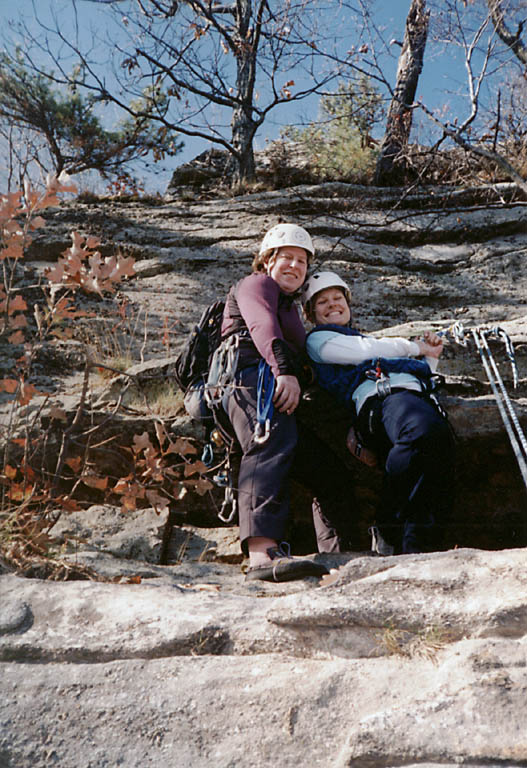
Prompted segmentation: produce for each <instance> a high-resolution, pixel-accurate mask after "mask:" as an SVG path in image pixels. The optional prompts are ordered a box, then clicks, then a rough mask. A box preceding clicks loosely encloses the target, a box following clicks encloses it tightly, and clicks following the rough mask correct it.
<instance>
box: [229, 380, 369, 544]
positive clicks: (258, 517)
mask: <svg viewBox="0 0 527 768" xmlns="http://www.w3.org/2000/svg"><path fill="white" fill-rule="evenodd" d="M256 383H257V369H256V367H250V368H246V369H244V370H242V371H240V372H239V373H238V375H237V387H236V388H235V390H234V392H233V393H232V394H231V395H230V396H229V397H228V399H227V400H226V401H225V402H224V408H225V411H226V413H227V415H228V418H229V421H230V423H231V425H232V427H233V430H234V432H235V434H236V437H237V440H238V442H239V444H240V446H241V450H242V457H241V462H240V468H239V474H238V483H237V491H238V510H239V521H240V541H241V544H242V549H243V551H244V552H247V539H248V538H250V537H254V536H265V537H268V538H270V539H275V540H276V541H281V540H282V539H283V538H284V534H285V531H286V525H287V521H288V518H289V480H290V479H294V480H296V481H298V482H299V483H301V484H302V485H304V486H305V487H306V488H308V489H309V490H310V491H311V493H312V495H313V505H312V510H313V522H314V526H315V533H316V537H317V546H318V550H319V551H320V552H339V551H346V550H349V549H350V544H351V541H350V539H351V535H352V529H353V519H352V517H353V513H354V511H355V510H354V495H353V492H352V488H351V484H350V483H351V478H350V473H349V472H348V471H347V469H346V468H345V466H344V464H343V463H342V462H341V461H340V459H339V458H338V457H337V456H336V455H335V454H334V453H333V452H332V451H331V450H330V449H329V447H328V446H327V445H326V444H325V443H323V441H321V440H320V439H319V438H318V437H317V436H316V435H315V434H314V433H313V432H312V431H311V430H309V429H308V428H306V427H305V426H304V425H299V424H297V421H296V419H295V416H294V415H291V416H288V415H287V414H285V413H280V412H279V411H278V410H276V409H275V410H274V413H273V416H272V419H271V428H270V433H269V437H268V439H267V440H265V442H262V443H258V442H256V440H255V437H254V430H255V425H256Z"/></svg>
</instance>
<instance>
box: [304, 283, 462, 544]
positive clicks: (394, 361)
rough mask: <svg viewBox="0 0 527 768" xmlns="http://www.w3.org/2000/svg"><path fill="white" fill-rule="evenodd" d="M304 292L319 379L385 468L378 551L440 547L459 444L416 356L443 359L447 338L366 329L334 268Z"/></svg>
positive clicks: (377, 530) (309, 349)
mask: <svg viewBox="0 0 527 768" xmlns="http://www.w3.org/2000/svg"><path fill="white" fill-rule="evenodd" d="M302 293H303V304H304V311H305V313H306V316H307V317H308V319H309V320H310V321H311V322H313V323H314V325H315V327H314V329H313V330H312V331H311V332H310V333H309V335H308V337H307V343H306V346H307V352H308V354H309V357H310V358H311V360H312V362H313V364H314V368H315V372H316V376H317V380H318V383H319V384H320V386H322V387H323V388H324V389H327V390H328V391H329V392H331V393H332V394H333V395H334V396H335V397H336V398H337V399H338V400H339V402H341V403H342V404H343V405H344V406H346V407H347V408H349V410H350V414H351V415H352V418H353V423H354V426H355V429H356V431H357V433H358V436H359V439H360V440H361V441H362V442H363V443H364V444H365V445H366V447H367V448H370V449H371V450H373V451H374V453H375V454H376V456H377V457H378V459H379V462H381V463H382V465H383V468H384V484H383V494H382V499H381V503H380V506H379V509H378V513H377V525H376V526H375V527H374V528H373V534H374V542H373V546H374V549H376V550H377V551H379V552H381V553H383V554H388V553H392V552H394V553H408V552H422V551H427V550H431V549H436V548H437V547H438V545H440V543H441V542H440V540H441V533H442V531H443V529H444V524H445V521H446V518H447V515H448V513H449V511H450V507H451V504H452V493H453V475H454V471H453V470H454V446H453V438H452V432H451V429H450V427H449V425H448V422H447V420H446V417H445V414H444V412H442V410H441V409H440V408H439V407H438V405H437V403H436V402H435V400H434V399H433V398H432V397H431V390H432V386H433V384H432V382H433V376H432V370H431V367H430V365H429V362H426V361H424V360H420V359H417V358H421V357H425V358H427V359H428V361H430V362H432V361H434V362H435V361H437V359H438V358H439V356H440V354H441V351H442V341H441V338H440V337H439V336H437V334H434V333H432V332H427V333H426V334H425V338H424V340H423V341H410V340H409V339H404V338H401V337H397V338H389V337H383V338H374V337H371V336H364V335H362V334H361V333H359V332H358V331H357V330H355V329H354V328H353V327H352V326H351V309H350V303H351V294H350V290H349V288H348V286H347V285H346V283H345V282H344V281H343V280H342V279H341V278H340V277H339V275H337V274H335V273H333V272H318V273H316V274H315V275H313V276H311V277H310V278H308V280H307V281H306V283H305V284H304V287H303V291H302ZM432 367H433V368H435V365H434V364H432Z"/></svg>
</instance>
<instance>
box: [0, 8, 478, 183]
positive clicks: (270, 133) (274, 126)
mask: <svg viewBox="0 0 527 768" xmlns="http://www.w3.org/2000/svg"><path fill="white" fill-rule="evenodd" d="M377 5H378V10H377V12H376V14H375V22H376V24H377V25H378V26H379V27H380V28H381V29H382V30H384V34H385V36H386V38H387V39H390V38H395V39H398V40H402V39H403V35H404V25H405V20H406V15H407V12H408V8H409V6H410V0H389V2H378V3H377ZM36 7H37V8H38V13H39V14H42V18H43V19H46V18H49V10H48V9H49V8H52V9H53V10H54V11H55V12H56V13H57V14H58V18H59V19H60V22H61V25H62V29H63V30H64V31H65V30H68V31H71V22H72V18H73V14H72V13H71V4H70V2H69V0H36ZM122 7H123V8H125V7H126V3H123V6H122ZM0 8H1V9H2V14H3V16H4V18H15V17H16V16H17V15H18V14H22V15H23V16H24V17H25V19H26V21H27V23H28V24H29V25H30V26H31V25H32V20H33V18H34V10H33V5H32V2H31V0H17V2H16V4H14V3H13V2H12V0H0ZM77 8H78V12H79V19H80V30H81V32H82V31H83V30H84V31H85V33H86V39H88V35H87V33H88V31H89V28H90V26H91V24H92V23H93V24H94V25H97V24H98V23H99V22H100V20H101V18H102V11H101V10H100V9H99V8H98V7H97V5H95V4H93V3H90V2H85V0H77ZM34 29H35V30H36V29H37V27H36V25H34ZM20 42H22V41H20ZM399 50H400V49H399V48H398V46H396V45H393V46H391V48H390V49H389V53H390V54H391V55H387V56H386V57H384V59H383V68H384V69H385V72H386V73H387V74H388V77H389V80H390V82H391V83H392V84H393V83H394V82H395V73H396V66H397V56H398V53H399ZM292 77H294V73H292ZM463 82H464V71H463V62H462V60H461V59H460V58H459V57H456V55H455V53H454V51H453V50H452V49H449V51H448V54H447V55H445V54H444V53H442V50H441V46H438V45H432V43H431V41H430V38H429V44H428V47H427V55H426V59H425V65H424V68H423V72H422V75H421V78H420V82H419V89H418V93H417V97H418V98H422V100H423V101H424V102H425V103H426V104H427V105H429V106H430V107H431V108H434V109H443V110H444V112H445V113H447V114H448V113H449V112H450V111H452V112H453V111H454V110H456V111H459V110H461V111H463V106H462V102H461V101H460V97H459V96H458V95H456V92H457V91H459V90H460V89H462V87H463ZM317 103H318V99H315V98H313V99H311V100H310V101H307V100H306V101H303V102H298V103H296V104H291V105H289V106H287V107H283V108H280V109H278V110H277V111H276V112H273V113H271V114H270V116H269V117H268V119H267V121H266V123H265V124H264V126H263V127H262V130H261V131H260V133H259V134H258V135H257V137H256V140H255V148H256V149H261V148H263V147H264V146H265V143H266V140H269V139H274V138H277V137H278V135H279V133H280V128H281V126H283V125H284V124H291V123H295V122H301V121H302V120H306V119H307V120H308V119H314V118H316V116H317ZM115 117H116V115H115ZM111 119H112V115H111V113H110V121H111ZM429 138H430V126H429V124H428V121H426V120H425V121H421V122H420V123H416V128H415V130H414V140H415V139H417V140H419V141H420V142H422V143H427V140H428V139H429ZM184 141H185V149H184V150H183V152H181V153H180V154H179V155H178V156H177V157H176V158H172V159H170V160H169V162H168V164H167V168H166V170H165V171H163V170H162V166H157V167H156V168H155V173H154V174H153V175H150V176H148V177H144V178H145V179H147V181H146V184H147V186H148V187H149V188H150V189H152V187H155V186H159V187H160V188H163V187H164V186H166V182H167V181H168V179H169V178H170V172H171V170H172V168H173V167H175V166H177V165H179V164H181V163H183V162H186V161H187V160H190V159H191V158H192V157H194V156H196V155H197V154H199V153H200V152H202V151H204V150H205V149H207V148H208V147H209V146H210V144H209V143H208V142H206V141H205V140H203V139H191V138H188V137H184Z"/></svg>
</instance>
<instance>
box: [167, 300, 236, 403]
mask: <svg viewBox="0 0 527 768" xmlns="http://www.w3.org/2000/svg"><path fill="white" fill-rule="evenodd" d="M224 309H225V301H224V300H223V299H218V301H215V302H214V303H213V304H210V305H209V306H208V307H207V308H206V309H205V310H204V312H203V314H202V315H201V317H200V320H199V323H198V324H197V325H195V326H194V328H193V330H192V331H191V332H190V334H189V336H188V338H187V341H186V342H185V345H184V347H183V349H182V350H181V352H180V354H179V356H178V358H177V360H176V363H175V368H174V377H175V379H176V384H177V385H178V387H179V388H180V389H182V390H183V392H185V393H186V392H187V391H188V390H189V389H190V388H191V387H192V386H195V385H196V384H200V383H202V381H203V379H204V378H206V377H207V374H208V371H209V366H210V361H211V359H212V356H213V354H214V352H215V351H216V349H217V348H218V347H219V345H220V342H221V323H222V319H223V310H224Z"/></svg>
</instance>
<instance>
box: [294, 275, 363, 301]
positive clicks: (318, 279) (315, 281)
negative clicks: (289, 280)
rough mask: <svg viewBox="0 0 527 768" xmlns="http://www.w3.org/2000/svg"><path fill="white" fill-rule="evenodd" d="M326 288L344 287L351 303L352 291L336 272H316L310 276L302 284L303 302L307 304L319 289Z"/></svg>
mask: <svg viewBox="0 0 527 768" xmlns="http://www.w3.org/2000/svg"><path fill="white" fill-rule="evenodd" d="M325 288H342V290H343V291H344V296H345V297H346V301H347V302H348V304H351V291H350V289H349V287H348V286H347V285H346V283H345V282H344V280H343V279H342V278H341V277H339V276H338V275H337V273H336V272H315V274H314V275H311V277H308V278H307V280H306V282H305V283H304V285H303V286H302V304H303V305H304V307H305V305H306V304H307V303H308V301H310V299H312V298H313V296H314V295H315V294H316V293H318V292H319V291H323V290H324V289H325Z"/></svg>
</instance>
